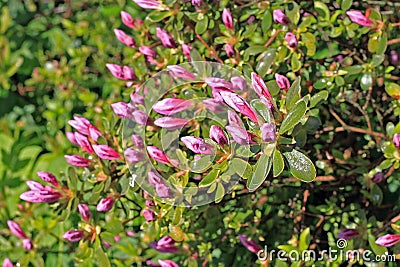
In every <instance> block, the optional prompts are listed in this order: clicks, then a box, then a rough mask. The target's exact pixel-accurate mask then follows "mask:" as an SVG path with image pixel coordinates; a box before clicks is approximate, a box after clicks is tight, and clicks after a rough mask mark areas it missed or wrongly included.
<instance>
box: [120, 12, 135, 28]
mask: <svg viewBox="0 0 400 267" xmlns="http://www.w3.org/2000/svg"><path fill="white" fill-rule="evenodd" d="M121 20H122V23H123V24H125V25H126V26H127V27H129V28H132V29H133V28H135V20H134V19H133V18H132V16H131V15H130V14H129V13H127V12H125V11H121Z"/></svg>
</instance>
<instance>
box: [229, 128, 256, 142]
mask: <svg viewBox="0 0 400 267" xmlns="http://www.w3.org/2000/svg"><path fill="white" fill-rule="evenodd" d="M225 129H226V130H227V131H228V133H229V134H230V135H231V136H232V138H233V140H235V141H236V143H238V144H239V145H249V144H255V143H256V142H254V141H253V140H252V138H253V137H254V135H253V134H251V133H249V132H248V131H246V130H245V129H243V128H240V127H237V126H226V127H225Z"/></svg>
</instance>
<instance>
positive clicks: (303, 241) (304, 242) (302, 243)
mask: <svg viewBox="0 0 400 267" xmlns="http://www.w3.org/2000/svg"><path fill="white" fill-rule="evenodd" d="M309 245H310V228H309V227H307V228H306V229H304V230H303V232H301V234H300V237H299V250H300V251H304V250H306V249H307V248H308V246H309Z"/></svg>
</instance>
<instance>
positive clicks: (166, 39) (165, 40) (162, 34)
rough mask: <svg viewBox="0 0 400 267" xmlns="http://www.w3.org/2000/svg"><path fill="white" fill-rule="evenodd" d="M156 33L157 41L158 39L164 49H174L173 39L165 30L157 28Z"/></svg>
mask: <svg viewBox="0 0 400 267" xmlns="http://www.w3.org/2000/svg"><path fill="white" fill-rule="evenodd" d="M156 31H157V32H156V36H157V38H158V39H160V41H161V43H162V44H163V46H165V47H166V48H176V44H175V41H174V39H173V38H172V37H171V36H170V35H169V34H168V32H167V31H166V30H164V29H161V28H158V27H157V29H156Z"/></svg>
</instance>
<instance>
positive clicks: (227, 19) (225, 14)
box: [222, 8, 233, 30]
mask: <svg viewBox="0 0 400 267" xmlns="http://www.w3.org/2000/svg"><path fill="white" fill-rule="evenodd" d="M222 22H223V23H224V25H225V27H227V28H228V29H231V30H233V19H232V14H231V12H230V11H229V10H228V9H226V8H224V11H222Z"/></svg>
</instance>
